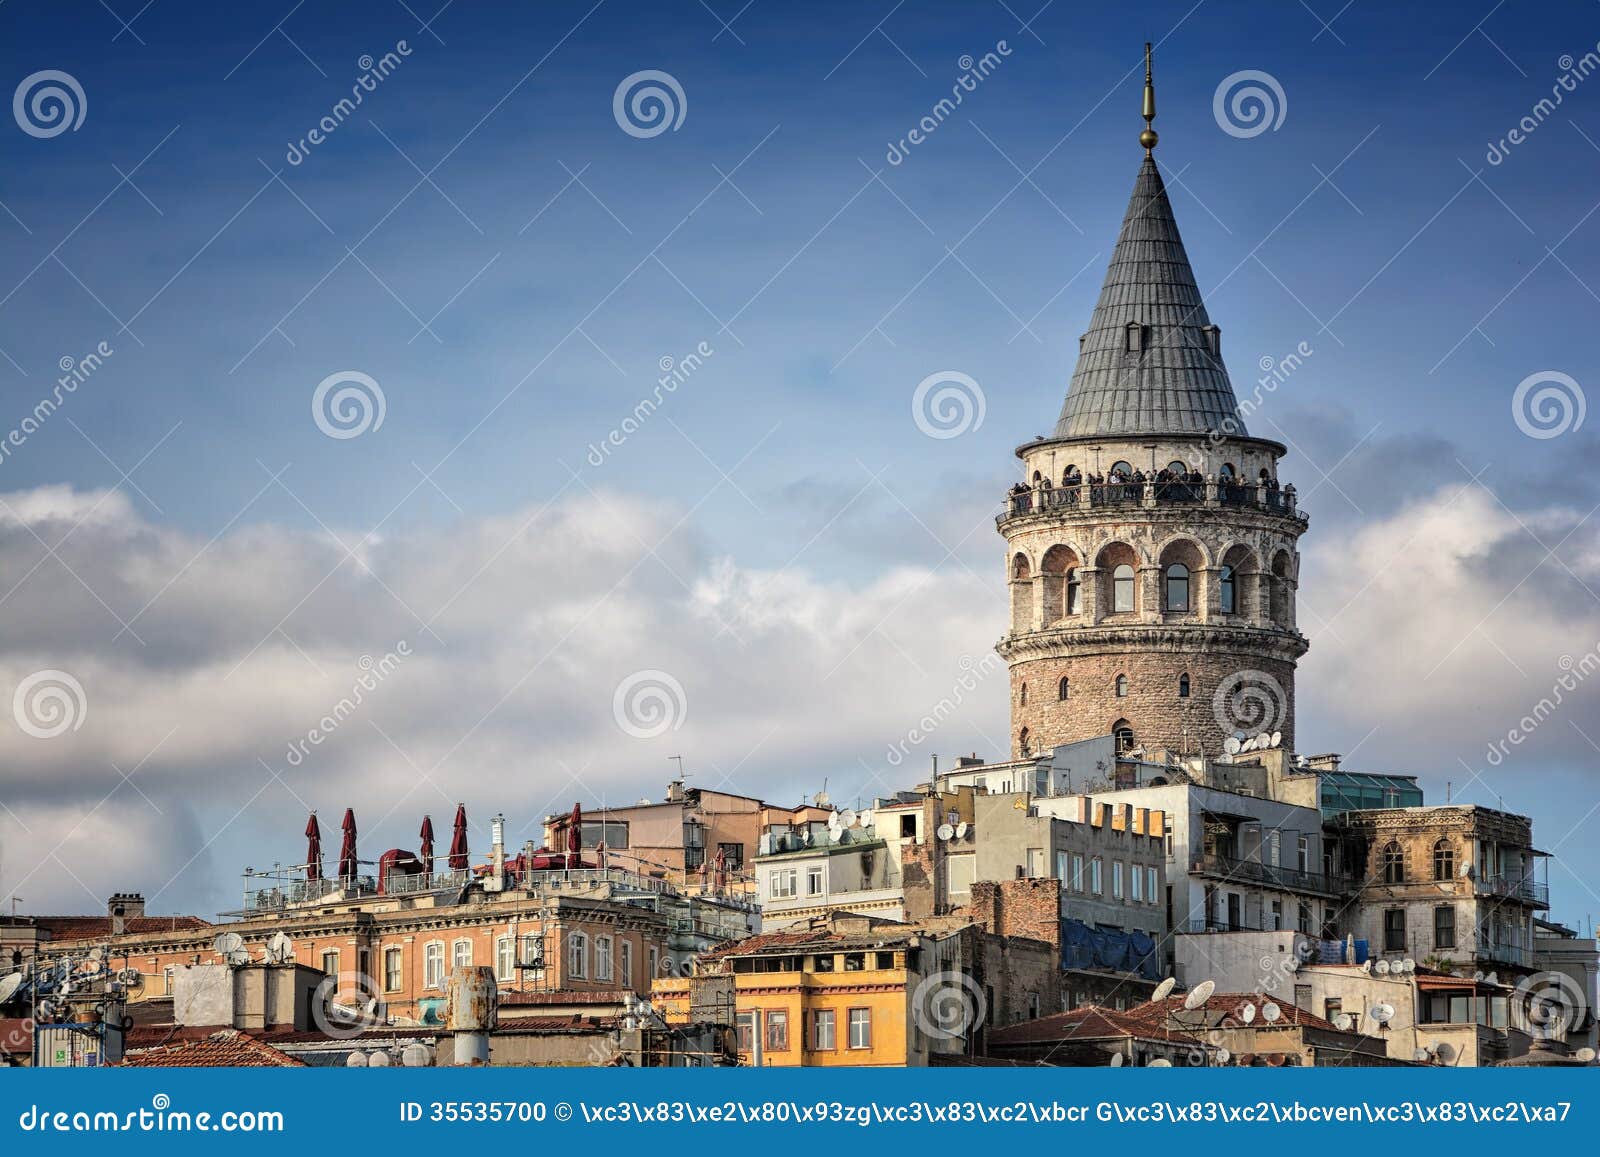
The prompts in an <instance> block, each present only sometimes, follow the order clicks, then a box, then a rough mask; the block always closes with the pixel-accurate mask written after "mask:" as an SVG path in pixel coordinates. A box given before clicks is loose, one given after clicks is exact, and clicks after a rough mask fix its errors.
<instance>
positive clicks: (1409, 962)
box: [1400, 956, 1417, 972]
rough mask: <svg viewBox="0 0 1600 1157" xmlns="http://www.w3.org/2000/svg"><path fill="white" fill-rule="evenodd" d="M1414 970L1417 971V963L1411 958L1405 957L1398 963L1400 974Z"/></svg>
mask: <svg viewBox="0 0 1600 1157" xmlns="http://www.w3.org/2000/svg"><path fill="white" fill-rule="evenodd" d="M1416 970H1417V962H1416V961H1415V960H1413V959H1411V957H1409V956H1407V957H1406V958H1405V959H1404V960H1402V961H1401V962H1400V971H1401V972H1415V971H1416Z"/></svg>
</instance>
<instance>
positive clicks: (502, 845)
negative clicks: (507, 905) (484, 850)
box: [489, 815, 506, 892]
mask: <svg viewBox="0 0 1600 1157" xmlns="http://www.w3.org/2000/svg"><path fill="white" fill-rule="evenodd" d="M489 866H490V870H491V873H492V874H491V876H490V878H491V879H492V880H493V881H494V886H493V887H492V888H490V889H489V890H490V891H492V892H503V891H505V887H506V817H505V816H503V815H496V816H495V817H494V819H492V820H490V821H489Z"/></svg>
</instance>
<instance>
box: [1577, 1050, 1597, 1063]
mask: <svg viewBox="0 0 1600 1157" xmlns="http://www.w3.org/2000/svg"><path fill="white" fill-rule="evenodd" d="M1572 1055H1573V1056H1574V1057H1576V1058H1577V1059H1578V1060H1580V1061H1582V1062H1583V1063H1584V1064H1586V1065H1592V1064H1594V1058H1595V1051H1594V1050H1593V1049H1591V1048H1588V1047H1585V1048H1581V1049H1579V1050H1578V1051H1577V1052H1575V1053H1573V1054H1572Z"/></svg>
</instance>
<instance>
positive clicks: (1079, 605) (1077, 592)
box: [1067, 567, 1083, 615]
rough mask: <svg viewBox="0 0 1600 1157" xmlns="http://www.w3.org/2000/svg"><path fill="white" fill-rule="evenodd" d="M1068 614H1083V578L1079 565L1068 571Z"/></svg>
mask: <svg viewBox="0 0 1600 1157" xmlns="http://www.w3.org/2000/svg"><path fill="white" fill-rule="evenodd" d="M1067 614H1069V615H1081V614H1083V580H1082V578H1081V577H1079V575H1078V568H1077V567H1073V568H1072V569H1071V570H1069V571H1068V572H1067Z"/></svg>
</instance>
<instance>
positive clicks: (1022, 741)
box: [979, 727, 1033, 786]
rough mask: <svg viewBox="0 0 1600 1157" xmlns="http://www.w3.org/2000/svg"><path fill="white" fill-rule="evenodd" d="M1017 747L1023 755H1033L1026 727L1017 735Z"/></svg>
mask: <svg viewBox="0 0 1600 1157" xmlns="http://www.w3.org/2000/svg"><path fill="white" fill-rule="evenodd" d="M1017 747H1018V749H1019V750H1020V751H1021V752H1022V754H1023V755H1031V754H1033V748H1032V746H1031V745H1030V742H1029V739H1028V729H1027V728H1026V727H1024V728H1023V729H1022V730H1021V731H1020V732H1019V733H1018V734H1017ZM979 786H982V785H981V784H980V785H979Z"/></svg>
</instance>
